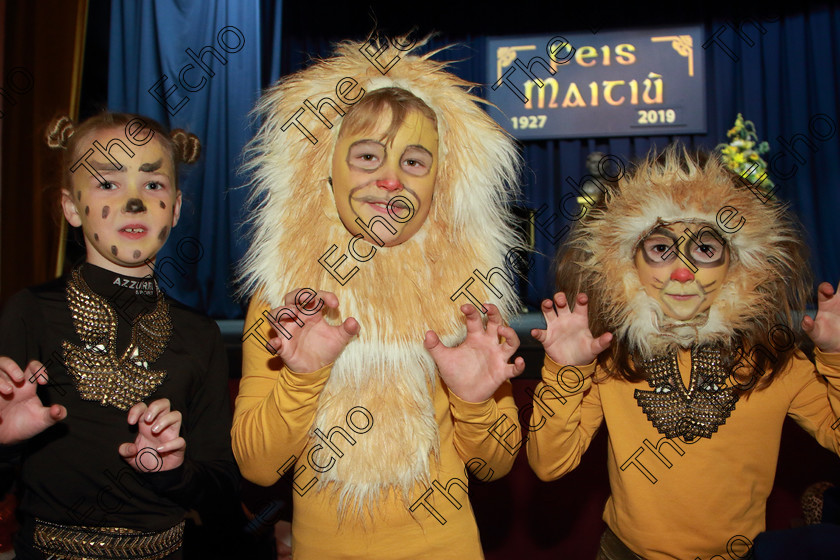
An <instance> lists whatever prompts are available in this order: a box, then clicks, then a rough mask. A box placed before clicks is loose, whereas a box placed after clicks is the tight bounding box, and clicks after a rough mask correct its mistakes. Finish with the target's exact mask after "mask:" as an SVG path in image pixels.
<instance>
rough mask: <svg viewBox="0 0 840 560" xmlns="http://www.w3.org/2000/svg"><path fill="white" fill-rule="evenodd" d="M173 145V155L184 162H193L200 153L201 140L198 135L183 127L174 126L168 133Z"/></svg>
mask: <svg viewBox="0 0 840 560" xmlns="http://www.w3.org/2000/svg"><path fill="white" fill-rule="evenodd" d="M169 136H170V137H171V138H172V144H173V145H174V147H175V156H176V157H177V158H178V159H180V160H181V161H183V162H184V163H188V164H189V163H195V162H196V161H198V158H199V156H200V155H201V141H200V140H199V139H198V136H196V135H195V134H193V133H191V132H187V131H185V130H184V129H181V128H176V129H175V130H173V131H172V132H170V133H169Z"/></svg>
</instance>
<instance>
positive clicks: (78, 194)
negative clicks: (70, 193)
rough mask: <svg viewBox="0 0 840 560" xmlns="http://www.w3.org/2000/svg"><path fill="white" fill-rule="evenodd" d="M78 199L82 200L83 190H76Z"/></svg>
mask: <svg viewBox="0 0 840 560" xmlns="http://www.w3.org/2000/svg"><path fill="white" fill-rule="evenodd" d="M76 199H77V200H78V201H79V202H81V201H82V191H76Z"/></svg>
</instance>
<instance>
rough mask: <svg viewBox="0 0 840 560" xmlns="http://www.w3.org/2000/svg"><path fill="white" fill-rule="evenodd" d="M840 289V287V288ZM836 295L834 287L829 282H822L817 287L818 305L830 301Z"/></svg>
mask: <svg viewBox="0 0 840 560" xmlns="http://www.w3.org/2000/svg"><path fill="white" fill-rule="evenodd" d="M838 288H840V286H838ZM833 295H834V286H832V285H831V284H829V283H828V282H821V283H820V285H819V286H817V303H822V302H824V301H828V300H829V299H830V298H831V296H833Z"/></svg>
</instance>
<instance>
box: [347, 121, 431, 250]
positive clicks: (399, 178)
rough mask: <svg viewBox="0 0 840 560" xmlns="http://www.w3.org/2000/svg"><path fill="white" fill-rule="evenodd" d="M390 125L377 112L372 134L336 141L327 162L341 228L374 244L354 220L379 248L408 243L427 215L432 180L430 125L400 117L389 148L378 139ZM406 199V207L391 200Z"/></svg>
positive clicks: (429, 122)
mask: <svg viewBox="0 0 840 560" xmlns="http://www.w3.org/2000/svg"><path fill="white" fill-rule="evenodd" d="M390 123H391V112H390V110H387V111H383V112H382V115H381V117H380V118H379V120H378V121H377V123H376V126H375V127H374V129H373V130H370V131H367V132H363V133H361V134H347V135H346V136H340V137H339V139H338V142H337V143H336V147H335V152H334V154H333V160H332V181H333V195H334V196H335V205H336V207H337V208H338V215H339V217H340V218H341V221H342V223H343V224H344V227H345V228H347V231H349V232H350V233H351V234H353V235H356V234H362V235H363V237H364V239H365V240H366V241H367V242H369V243H371V244H373V243H376V241H375V240H374V239H372V238H371V237H370V236H369V235H367V234H366V233H365V231H364V229H363V228H361V227H360V226H359V225H358V224H357V223H356V219H358V218H361V220H362V221H363V222H364V223H365V224H366V225H367V224H370V223H371V220H373V219H374V218H376V217H379V218H380V219H384V221H385V222H386V223H387V224H389V225H390V226H391V227H392V228H393V229H394V230H396V233H392V231H391V230H390V229H389V228H388V227H387V226H386V225H384V224H381V223H378V221H377V222H374V224H373V225H372V227H371V229H372V230H373V232H374V233H375V234H376V235H378V236H379V238H380V239H381V240H382V241H383V243H384V245H385V246H389V247H390V246H393V245H399V244H400V243H403V242H405V241H407V240H408V239H410V238H411V236H413V235H414V234H415V233H417V231H418V230H419V229H420V227H421V226H422V225H423V223H424V222H425V221H426V217H427V216H428V215H429V210H430V209H431V206H432V195H433V194H434V190H435V180H436V179H437V159H438V134H437V131H436V129H435V124H434V123H433V122H432V121H431V120H429V119H428V118H427V117H425V116H423V115H422V114H421V113H420V112H418V111H412V112H410V113H408V115H406V118H405V121H404V122H403V123H402V125H401V126H400V128H399V130H398V131H397V134H396V136H395V137H394V141H393V143H392V144H386V143H385V141H383V140H382V138H383V137H384V136H385V132H386V131H387V130H388V127H389V125H390ZM396 196H402V197H405V198H406V199H408V201H409V203H410V207H409V206H408V205H407V204H406V203H404V202H402V201H400V200H396V201H394V202H393V203H391V212H390V214H389V212H388V203H389V201H391V199H393V198H394V197H396Z"/></svg>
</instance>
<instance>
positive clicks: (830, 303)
mask: <svg viewBox="0 0 840 560" xmlns="http://www.w3.org/2000/svg"><path fill="white" fill-rule="evenodd" d="M837 289H838V291H840V285H839V286H838V287H837ZM802 330H804V331H805V332H806V333H807V334H808V336H810V337H811V340H813V341H814V344H816V345H817V348H819V349H820V350H822V351H823V352H829V353H837V352H840V296H838V295H837V293H836V292H835V290H834V288H833V287H832V286H831V284H829V283H828V282H823V283H822V284H820V285H819V286H817V316H816V318H815V319H811V318H810V317H808V316H807V315H805V317H803V318H802Z"/></svg>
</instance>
